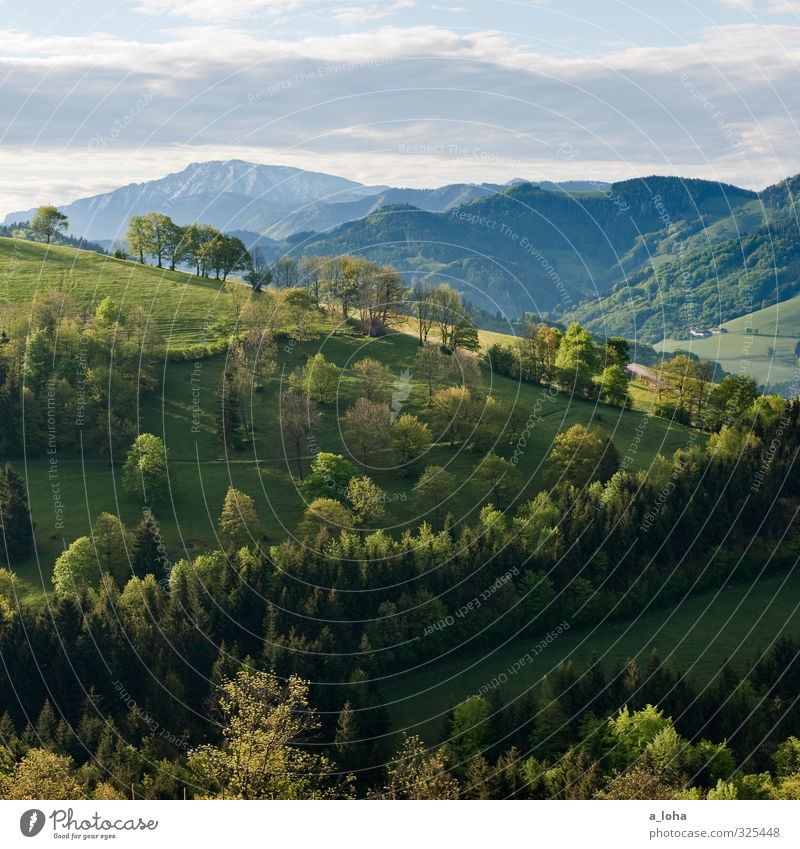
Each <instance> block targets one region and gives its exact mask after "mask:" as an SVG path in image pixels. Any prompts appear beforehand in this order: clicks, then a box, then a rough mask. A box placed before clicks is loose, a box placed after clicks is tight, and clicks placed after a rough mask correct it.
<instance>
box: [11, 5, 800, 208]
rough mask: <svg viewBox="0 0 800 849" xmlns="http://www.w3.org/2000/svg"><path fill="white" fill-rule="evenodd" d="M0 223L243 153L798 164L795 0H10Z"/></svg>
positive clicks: (492, 162)
mask: <svg viewBox="0 0 800 849" xmlns="http://www.w3.org/2000/svg"><path fill="white" fill-rule="evenodd" d="M0 12H2V15H1V16H0V115H2V116H3V120H2V122H0V186H2V190H1V191H0V213H2V214H4V213H7V212H11V211H15V210H19V209H26V208H28V207H30V206H33V205H36V204H39V203H44V202H55V203H64V202H68V201H70V200H74V199H75V198H78V197H83V196H86V195H92V194H96V193H99V192H103V191H107V190H109V189H113V188H116V187H117V186H120V185H125V184H127V183H131V182H139V181H143V180H148V179H153V178H157V177H160V176H163V175H165V174H167V173H169V172H173V171H177V170H180V169H181V168H183V167H185V166H186V165H187V164H189V163H191V162H198V161H204V160H209V159H244V160H248V161H252V162H259V163H264V164H276V165H293V166H297V167H301V168H307V169H309V170H316V171H325V172H328V173H333V174H338V175H341V176H344V177H349V178H350V179H354V180H359V181H361V182H363V183H367V184H382V185H385V184H389V185H399V186H414V187H424V186H438V185H443V184H446V183H451V182H461V181H466V182H483V181H490V182H504V181H506V180H510V179H514V178H523V179H529V180H542V179H547V180H569V179H594V180H604V181H613V180H616V179H626V178H629V177H633V176H641V175H646V174H654V173H658V174H675V175H680V176H684V177H703V178H707V179H714V180H723V181H725V182H731V183H735V184H737V185H741V186H745V187H748V188H756V189H758V188H762V187H764V186H766V185H769V184H770V183H774V182H777V181H778V180H780V179H782V178H784V177H786V176H789V175H791V174H794V173H797V172H800V144H798V140H800V132H798V124H797V121H796V116H799V115H800V109H798V105H800V104H799V103H798V101H800V85H798V78H799V77H798V64H799V62H800V0H706V2H694V3H689V2H684V1H683V0H659V2H652V0H642V2H636V3H633V2H631V3H627V2H621V0H594V2H588V1H587V0H482V1H481V2H471V0H442V2H441V3H430V2H416V0H364V2H345V3H336V2H316V0H130V2H117V3H115V2H114V0H80V2H69V0H58V2H56V0H30V2H28V0H19V1H18V2H17V1H16V0H15V2H13V3H12V2H10V0H0Z"/></svg>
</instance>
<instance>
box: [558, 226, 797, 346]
mask: <svg viewBox="0 0 800 849" xmlns="http://www.w3.org/2000/svg"><path fill="white" fill-rule="evenodd" d="M798 293H800V239H798V230H797V224H795V222H793V221H791V220H789V219H780V220H777V221H774V222H773V223H772V224H770V225H768V226H764V227H760V228H759V229H758V230H757V231H756V232H755V233H750V234H747V235H743V236H742V237H741V238H736V239H727V240H725V241H723V242H720V243H717V244H714V243H712V244H709V245H707V246H705V247H698V248H696V249H694V250H691V251H689V252H687V253H686V254H684V255H683V256H678V257H676V258H674V259H670V260H669V261H668V262H666V263H665V264H662V265H660V266H657V267H654V266H653V265H650V266H645V267H643V268H641V269H639V270H638V271H636V272H634V273H633V274H632V275H631V276H630V277H629V278H628V280H627V281H626V282H625V283H620V284H619V285H617V286H616V287H615V289H614V290H613V291H612V292H611V294H609V295H608V296H606V297H603V298H595V299H594V300H587V301H585V302H584V303H583V304H582V305H581V306H580V307H579V308H578V309H577V311H576V313H575V317H576V320H577V321H579V322H581V323H582V324H584V325H585V326H586V327H588V328H589V329H590V330H591V331H592V332H594V333H609V334H611V335H614V334H619V335H623V336H625V337H627V338H631V339H632V338H638V339H640V340H642V341H645V342H657V341H659V340H661V339H663V338H674V339H681V338H686V335H687V331H688V329H689V328H690V327H691V326H693V325H698V326H701V327H710V326H714V325H717V324H720V323H722V322H725V321H728V320H730V319H732V318H736V317H738V316H741V315H745V314H747V313H750V312H752V311H754V310H758V309H762V308H764V307H768V306H771V305H773V304H775V303H777V302H778V301H784V300H786V299H787V298H790V297H792V296H794V295H797V294H798Z"/></svg>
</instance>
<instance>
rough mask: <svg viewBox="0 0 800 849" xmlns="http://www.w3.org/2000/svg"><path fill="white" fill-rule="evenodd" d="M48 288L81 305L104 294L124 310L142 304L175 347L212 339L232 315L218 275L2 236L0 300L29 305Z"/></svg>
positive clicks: (90, 305)
mask: <svg viewBox="0 0 800 849" xmlns="http://www.w3.org/2000/svg"><path fill="white" fill-rule="evenodd" d="M51 289H56V290H58V291H63V292H66V293H67V294H69V296H70V297H71V298H72V299H73V300H74V301H75V303H76V304H77V305H78V306H79V307H80V308H82V309H85V310H88V309H91V308H93V307H96V306H97V304H98V303H100V301H101V300H102V299H103V298H104V297H106V296H110V297H112V298H113V299H114V300H115V301H116V302H117V303H118V304H119V306H120V307H121V309H122V310H123V312H124V311H125V310H126V309H131V308H132V307H133V306H142V307H144V308H145V309H146V310H148V312H150V313H151V314H152V316H153V319H154V321H155V324H156V326H157V327H158V329H159V331H160V332H161V333H162V335H163V336H164V338H165V340H166V341H167V342H168V343H169V348H170V349H171V350H173V351H176V350H181V349H184V348H186V347H188V346H191V345H196V344H207V343H210V342H213V341H215V339H216V336H217V335H220V334H221V331H222V330H223V328H224V327H225V325H227V324H230V323H232V320H233V312H232V309H231V304H230V297H229V296H228V295H227V294H226V293H225V289H224V285H223V284H222V282H221V281H219V280H208V279H205V278H197V277H194V276H193V275H191V274H184V273H183V272H180V271H167V270H165V269H159V268H155V267H153V266H151V265H141V264H140V263H138V262H133V261H130V260H121V259H114V258H113V257H109V256H103V255H102V254H98V253H95V252H93V251H82V250H77V249H76V248H70V247H59V246H55V245H51V246H50V247H49V248H48V246H46V245H43V244H41V243H39V242H30V241H26V240H24V239H8V238H0V303H2V302H7V303H10V304H20V305H25V306H27V305H29V304H32V303H34V302H35V299H36V298H37V297H39V296H41V295H42V294H44V293H45V292H46V291H48V290H51ZM218 323H219V326H218V327H215V325H217V324H218Z"/></svg>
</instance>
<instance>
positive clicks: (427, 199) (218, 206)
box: [4, 159, 604, 243]
mask: <svg viewBox="0 0 800 849" xmlns="http://www.w3.org/2000/svg"><path fill="white" fill-rule="evenodd" d="M512 182H514V183H517V182H524V181H522V180H514V181H512ZM543 185H544V184H543ZM575 185H577V184H571V183H570V184H566V183H565V184H559V183H547V184H546V187H547V188H548V189H552V190H553V191H559V190H564V189H566V188H568V190H571V191H577V190H578V189H576V188H574V186H575ZM581 185H583V184H581ZM587 185H588V184H587ZM591 185H593V186H594V185H604V184H591ZM505 188H506V186H505V185H494V184H490V183H481V184H477V183H455V184H451V185H446V186H442V187H439V188H430V189H407V188H395V187H391V186H366V185H363V184H362V183H359V182H356V181H355V180H349V179H346V178H344V177H337V176H335V175H332V174H325V173H322V172H317V171H305V170H303V169H301V168H293V167H290V166H285V165H260V164H256V163H252V162H245V161H243V160H238V159H231V160H225V161H223V160H214V161H209V162H194V163H192V164H191V165H188V166H187V167H186V168H184V169H182V170H181V171H176V172H174V173H171V174H168V175H166V176H165V177H161V178H159V179H156V180H149V181H146V182H142V183H130V184H129V185H126V186H122V187H120V188H118V189H113V190H112V191H109V192H104V193H102V194H99V195H93V196H91V197H85V198H80V199H79V200H76V201H73V202H71V203H68V204H62V205H60V206H59V208H60V209H61V210H62V211H63V212H64V213H66V215H67V216H68V217H69V221H70V232H71V233H73V234H75V235H76V236H79V237H80V236H82V237H83V238H86V239H94V240H97V241H101V242H108V243H111V242H113V241H114V240H115V239H118V238H121V237H123V236H124V234H125V232H126V230H127V222H128V219H129V218H130V216H131V215H137V214H142V213H145V212H163V213H164V214H166V215H169V216H170V217H171V218H172V219H173V220H174V221H176V222H177V223H178V224H189V223H191V222H192V221H202V222H203V223H206V224H212V225H214V226H215V227H219V228H220V229H221V230H224V231H226V232H230V231H234V230H246V231H250V232H254V233H259V234H262V235H265V236H269V237H270V238H272V239H276V240H282V239H284V238H286V237H287V236H290V235H292V234H293V233H298V232H302V231H307V230H315V231H325V230H330V229H333V228H334V227H337V226H339V225H340V224H344V223H345V222H347V221H351V220H354V219H357V218H363V217H364V216H365V215H368V214H369V213H370V212H373V211H375V210H376V209H378V208H380V207H381V206H385V205H387V204H392V203H409V204H412V205H413V206H417V207H419V208H420V209H426V210H429V211H432V212H444V211H446V210H448V209H451V208H452V207H454V206H458V205H459V204H462V203H467V202H469V201H471V200H475V199H476V198H479V197H485V196H486V195H488V194H492V193H494V192H498V191H503V190H504V189H505ZM34 213H35V209H27V210H20V211H18V212H12V213H9V214H8V215H6V216H5V219H4V222H5V223H6V224H11V223H14V222H17V221H27V220H30V218H32V217H33V214H34Z"/></svg>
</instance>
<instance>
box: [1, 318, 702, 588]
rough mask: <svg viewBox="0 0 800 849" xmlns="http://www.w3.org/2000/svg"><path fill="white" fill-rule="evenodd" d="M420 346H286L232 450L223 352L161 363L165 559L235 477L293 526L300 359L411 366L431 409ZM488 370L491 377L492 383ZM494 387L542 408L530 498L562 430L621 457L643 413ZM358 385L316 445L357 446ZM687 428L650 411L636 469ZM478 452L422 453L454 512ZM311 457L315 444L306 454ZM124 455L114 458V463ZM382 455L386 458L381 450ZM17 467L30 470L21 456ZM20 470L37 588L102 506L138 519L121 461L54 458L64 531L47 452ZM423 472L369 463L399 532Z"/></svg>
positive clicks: (379, 342) (345, 341)
mask: <svg viewBox="0 0 800 849" xmlns="http://www.w3.org/2000/svg"><path fill="white" fill-rule="evenodd" d="M416 350H417V344H416V342H415V340H414V339H413V338H412V337H411V336H409V335H407V334H405V333H398V334H395V335H392V336H386V337H383V338H380V339H365V338H363V337H361V336H357V335H351V334H350V333H349V332H346V333H330V334H328V335H325V336H324V337H323V338H321V339H318V340H315V341H312V342H308V343H304V344H297V345H295V346H292V345H291V344H281V345H279V346H278V360H279V366H278V371H277V374H276V376H275V377H274V378H273V379H272V380H271V381H270V382H269V383H268V384H267V385H266V386H265V388H264V390H263V391H260V392H254V393H252V395H251V397H250V398H249V399H248V404H247V407H248V409H247V418H248V419H250V420H252V422H253V430H254V442H253V444H251V445H249V446H248V447H247V448H246V449H244V450H242V451H240V452H233V453H230V452H229V453H228V454H227V455H225V453H224V450H223V448H222V447H221V446H220V445H219V443H218V442H217V440H216V437H215V430H214V420H215V411H216V404H217V394H216V393H217V387H218V383H219V378H220V374H221V370H222V368H223V365H224V357H222V356H220V357H214V358H211V359H206V360H203V361H201V362H200V363H199V367H197V366H196V365H195V363H192V362H168V363H166V365H165V371H164V384H163V388H162V389H161V390H160V391H159V392H158V394H157V395H143V396H142V398H141V410H140V422H139V430H140V431H143V432H153V433H157V434H159V435H163V436H164V438H165V441H166V444H167V447H168V449H169V452H170V489H171V503H170V504H169V505H168V506H167V507H165V508H162V510H161V511H160V513H159V519H160V522H161V526H162V532H163V535H164V538H165V541H166V545H167V549H168V552H169V557H170V559H171V560H172V561H175V560H178V559H180V558H181V557H186V556H187V554H190V553H196V552H198V551H201V550H203V549H206V548H211V547H214V546H215V545H216V544H217V540H216V523H217V520H218V517H219V513H220V510H221V506H222V501H223V498H224V496H225V492H226V490H227V487H228V486H229V485H231V484H232V485H234V486H236V487H237V488H239V489H241V490H243V491H244V492H246V493H248V494H249V495H252V496H253V498H254V499H255V500H256V505H257V507H258V510H259V514H260V516H261V518H262V521H263V523H264V525H265V526H266V530H267V533H268V536H269V539H270V541H271V542H277V541H279V540H280V539H283V538H284V537H285V536H286V535H287V534H291V533H292V532H293V531H295V529H296V527H297V523H298V522H299V520H300V518H301V516H302V513H303V510H304V508H305V504H304V502H303V499H302V497H301V495H300V494H299V492H298V491H297V489H296V485H295V482H294V478H293V476H294V474H295V470H294V466H293V455H292V452H291V449H290V448H288V447H284V445H283V443H282V439H281V432H280V425H279V421H278V411H277V403H276V398H277V394H278V392H279V391H280V387H281V384H282V383H283V385H284V386H285V381H286V379H287V377H288V375H289V374H290V373H291V371H292V369H293V368H294V367H295V366H297V365H299V364H300V363H302V362H303V361H304V360H305V359H306V358H307V357H308V356H313V355H314V354H315V353H317V351H322V353H323V354H324V355H325V357H326V358H327V359H328V360H332V361H334V362H336V363H338V364H339V365H341V366H344V365H346V364H348V363H351V364H352V362H354V361H356V360H358V359H361V358H362V357H365V356H370V357H374V358H375V359H377V360H379V361H381V362H383V363H385V364H386V365H387V366H389V368H390V370H391V372H392V374H393V375H396V376H397V377H398V378H399V376H400V374H401V372H402V371H403V370H405V369H409V370H410V372H411V380H412V394H411V397H410V398H409V399H408V400H407V401H406V403H405V406H404V408H403V409H404V411H406V412H414V413H416V414H418V415H419V416H420V417H421V418H423V419H430V411H429V409H428V408H427V407H426V406H425V394H424V393H425V388H424V386H423V382H422V381H421V380H420V379H418V378H415V377H414V374H413V367H414V365H413V361H414V354H415V352H416ZM488 377H489V376H488V375H486V380H487V386H488ZM193 380H194V386H195V387H196V389H199V407H200V408H201V412H200V415H199V423H200V430H199V432H196V433H195V432H193V431H192V426H193V419H192V403H193V399H194V397H196V396H193V394H192V387H193V384H192V381H193ZM491 392H492V394H493V395H495V397H497V398H498V399H502V400H505V401H509V402H511V401H513V402H514V403H515V404H518V405H519V406H520V407H521V408H522V409H523V410H524V411H526V412H527V413H530V412H532V411H533V409H534V407H535V405H536V404H537V403H538V404H539V407H540V408H541V410H540V415H541V418H542V421H541V422H540V423H539V424H537V425H536V426H535V427H534V428H533V429H532V436H531V438H530V439H529V441H528V446H527V448H526V451H525V453H524V454H523V456H522V457H521V459H520V463H519V470H520V471H521V472H522V473H523V475H524V477H525V479H526V481H527V483H526V486H525V491H524V493H523V496H524V497H532V496H533V495H534V494H535V493H536V492H537V491H538V490H539V489H540V488H541V485H542V483H541V481H542V463H543V461H544V459H545V457H546V455H547V453H548V451H549V449H550V446H551V444H552V440H553V438H554V437H555V435H556V434H557V433H559V432H560V431H563V430H566V429H567V428H569V427H570V426H571V425H573V424H575V423H576V422H580V423H582V424H585V425H590V424H591V425H594V426H596V427H600V428H603V429H604V430H606V431H608V432H609V433H610V434H612V435H613V438H614V441H615V443H616V445H617V448H618V449H619V452H620V455H621V456H624V455H625V454H626V453H628V450H629V448H630V446H631V444H632V442H633V439H634V431H635V430H636V428H637V427H638V426H639V424H640V422H641V418H642V414H641V412H637V411H633V410H628V411H620V410H618V409H616V408H613V407H607V406H604V405H595V404H594V403H591V402H588V401H580V400H574V399H571V398H569V397H568V396H566V395H563V394H562V395H560V396H558V397H557V398H556V400H555V401H544V402H543V401H542V388H541V387H537V386H532V385H526V384H518V383H517V382H515V381H513V380H511V379H509V378H505V377H498V376H494V377H493V378H492V383H491ZM359 394H360V390H359V388H358V386H357V384H356V383H355V380H354V379H353V378H352V377H349V376H348V375H347V374H345V376H344V377H343V380H342V383H341V385H340V389H339V394H338V399H337V404H336V405H330V406H327V407H323V410H324V418H323V421H322V425H321V427H320V428H319V432H318V433H317V434H315V443H316V444H317V445H318V446H319V449H320V450H322V451H334V452H338V453H344V454H347V453H348V452H349V451H350V446H348V445H347V444H346V443H345V442H344V441H343V436H342V433H341V430H340V426H339V422H338V421H337V414H338V415H342V414H343V411H344V410H345V409H346V408H347V407H348V406H349V405H350V404H351V403H353V402H354V401H355V400H356V398H357V397H358V396H359ZM337 405H338V406H337ZM688 438H689V432H688V431H687V430H686V429H685V428H684V427H682V426H680V425H675V424H671V423H670V422H668V421H665V420H662V419H651V420H650V421H649V424H648V426H647V429H646V440H645V442H644V443H643V444H642V446H641V447H640V449H639V450H638V452H637V453H636V455H635V458H634V462H633V466H632V468H634V469H638V468H646V467H647V465H648V464H649V463H650V462H651V461H652V459H653V458H654V457H655V456H656V454H658V453H662V454H664V455H671V454H672V453H673V452H674V451H675V450H676V449H677V448H680V447H684V446H685V445H686V444H687V441H688ZM502 448H503V447H502V446H501V447H500V450H502ZM287 455H288V458H287ZM481 456H482V455H481V454H480V453H478V452H476V451H471V450H465V449H464V448H463V447H462V446H451V445H449V444H435V445H434V446H433V448H432V449H431V450H430V452H429V454H428V455H427V456H426V459H425V461H424V465H429V464H438V465H443V466H447V468H448V469H449V471H451V472H452V473H453V474H455V475H456V478H457V480H458V481H459V486H458V489H457V491H456V492H455V493H453V494H452V496H451V498H450V500H449V502H448V509H450V510H451V511H452V512H453V514H454V516H455V517H456V521H464V520H468V519H474V516H475V513H476V511H477V510H479V509H480V507H481V506H482V504H483V503H484V500H483V498H482V490H481V488H480V486H479V485H478V484H477V483H476V482H475V481H474V479H473V473H474V471H475V469H476V467H477V465H478V463H479V462H480V459H481ZM310 458H311V455H310V452H309V456H308V457H307V459H306V464H308V462H309V461H310ZM122 459H123V458H121V457H120V458H117V463H121V461H122ZM377 462H378V466H380V460H379V461H377ZM387 464H388V461H387ZM20 471H21V472H22V471H23V468H22V467H21V464H20ZM25 471H26V474H27V476H28V479H29V481H30V484H31V485H30V499H31V509H32V512H33V517H34V520H35V521H36V523H37V555H38V560H37V558H36V557H31V558H29V559H28V560H27V561H25V562H24V563H20V564H17V566H16V570H17V571H18V572H19V574H20V575H21V576H22V577H23V578H25V579H26V581H27V582H28V585H29V587H30V588H31V589H34V588H38V590H39V591H41V590H42V589H45V590H49V589H50V573H51V567H52V563H53V560H54V559H55V557H56V556H57V555H58V554H59V553H60V551H61V550H63V547H64V545H65V543H67V544H68V543H69V542H71V541H72V540H73V539H75V538H76V537H78V536H81V535H83V534H85V533H87V531H88V530H89V528H90V526H91V523H92V521H93V519H94V518H95V517H96V516H97V514H98V513H100V512H101V511H102V510H109V511H111V512H116V513H118V514H119V515H120V516H122V518H123V519H124V520H126V521H128V522H131V523H133V522H135V521H136V520H137V518H138V516H139V511H138V507H137V504H136V503H135V501H134V500H133V499H132V498H130V496H128V495H127V494H126V493H125V492H124V491H123V490H122V488H121V484H120V479H119V474H120V469H119V467H118V465H115V466H109V465H108V463H107V462H106V461H105V460H96V459H93V458H89V457H84V458H80V457H70V458H67V457H63V458H62V459H61V460H60V462H59V483H60V485H61V491H62V493H63V495H64V496H65V505H66V507H65V511H64V529H63V530H57V529H56V528H55V527H54V511H53V505H52V495H51V491H50V488H49V486H48V485H47V475H48V471H49V465H48V458H47V457H41V458H33V457H31V458H28V460H27V462H26V464H25ZM421 471H422V468H419V469H417V470H415V473H414V475H413V476H410V477H408V478H405V477H400V476H398V475H397V473H396V472H395V471H394V470H392V469H391V468H387V470H386V471H382V470H381V469H380V468H376V469H374V470H373V471H372V472H371V474H372V476H373V477H374V479H375V481H376V482H377V483H378V484H379V485H380V486H381V487H382V488H383V489H384V491H385V492H386V493H387V494H388V496H389V502H388V503H387V512H388V515H389V517H390V519H391V520H393V521H389V522H387V524H388V525H392V524H394V525H395V527H394V529H393V532H394V533H396V532H399V531H400V530H401V529H402V528H403V527H404V526H406V525H407V524H408V525H411V526H416V525H417V524H418V523H419V520H418V519H417V518H416V511H415V506H414V489H413V488H414V484H415V482H416V476H417V475H418V474H419V473H420V472H421Z"/></svg>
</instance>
